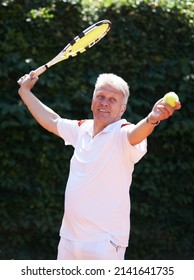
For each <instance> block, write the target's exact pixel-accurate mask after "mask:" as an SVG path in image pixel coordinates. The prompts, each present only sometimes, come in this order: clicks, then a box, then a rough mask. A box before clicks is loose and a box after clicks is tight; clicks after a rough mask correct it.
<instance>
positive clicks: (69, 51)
mask: <svg viewBox="0 0 194 280" xmlns="http://www.w3.org/2000/svg"><path fill="white" fill-rule="evenodd" d="M110 28H111V22H110V21H109V20H101V21H99V22H97V23H95V24H93V25H91V26H90V27H88V28H87V29H85V30H84V31H82V32H81V33H80V34H79V35H77V36H76V37H75V38H74V39H73V40H72V41H71V42H70V43H69V44H68V45H67V46H66V47H65V48H64V49H63V50H62V51H61V52H60V53H59V54H58V55H57V56H56V57H55V58H54V59H52V60H51V61H50V62H48V63H47V64H46V67H50V66H52V65H54V64H56V63H58V62H60V61H62V60H65V59H68V58H69V57H74V56H76V55H77V54H79V53H83V52H85V51H86V50H87V49H89V48H91V47H92V46H94V45H95V44H96V43H97V42H99V41H100V40H101V39H102V38H103V37H104V36H105V35H106V34H107V33H108V31H109V30H110Z"/></svg>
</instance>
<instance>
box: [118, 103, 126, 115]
mask: <svg viewBox="0 0 194 280" xmlns="http://www.w3.org/2000/svg"><path fill="white" fill-rule="evenodd" d="M126 108H127V106H126V105H125V104H123V105H122V107H121V112H120V116H121V117H122V115H123V114H124V113H125V111H126Z"/></svg>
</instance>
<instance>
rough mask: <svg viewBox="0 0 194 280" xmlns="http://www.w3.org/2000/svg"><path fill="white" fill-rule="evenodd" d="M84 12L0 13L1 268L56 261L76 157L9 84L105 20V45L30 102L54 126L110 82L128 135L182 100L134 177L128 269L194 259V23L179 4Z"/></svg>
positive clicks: (75, 8)
mask: <svg viewBox="0 0 194 280" xmlns="http://www.w3.org/2000/svg"><path fill="white" fill-rule="evenodd" d="M32 2H33V3H32ZM87 2H88V1H78V0H77V1H65V2H64V1H28V2H27V1H21V0H20V1H13V2H12V1H10V3H9V1H7V3H8V4H6V5H5V3H6V2H4V4H0V39H1V42H2V43H1V45H0V55H1V61H0V82H1V91H0V96H1V102H0V118H1V119H0V120H1V121H0V128H1V138H0V147H1V148H0V156H1V170H0V182H1V183H0V220H1V229H0V258H1V259H55V258H56V249H57V243H58V240H59V237H58V231H59V228H60V223H61V219H62V215H63V199H64V190H65V184H66V179H67V176H68V171H69V159H70V157H71V155H72V152H73V150H72V148H70V147H66V148H65V147H64V144H63V141H62V140H60V139H58V138H57V137H55V136H54V135H51V134H50V133H48V132H46V131H44V130H43V129H42V128H41V127H40V126H39V125H38V124H37V123H36V122H35V121H34V120H33V118H32V117H31V115H30V114H29V113H28V111H27V110H26V108H25V106H24V105H23V104H22V102H21V100H20V98H19V97H18V95H17V90H18V86H17V83H16V81H17V79H18V78H19V77H20V76H21V75H23V74H24V73H28V72H29V71H30V70H31V69H35V68H36V67H38V66H40V65H42V64H44V63H45V62H47V61H48V60H50V59H51V58H52V57H53V55H55V54H57V53H58V52H59V51H60V50H61V49H62V48H63V47H64V46H65V45H66V44H67V43H68V42H69V40H71V39H72V37H74V36H75V35H77V33H79V32H80V31H81V30H82V29H84V28H86V27H88V25H89V24H91V23H93V22H95V21H96V20H101V19H104V18H107V19H109V20H110V21H111V22H112V28H111V31H110V32H109V34H108V36H106V37H105V38H104V39H103V40H102V41H101V42H99V43H98V45H96V46H95V47H93V48H92V49H90V50H88V51H87V52H85V53H83V54H82V55H80V56H78V57H76V58H72V59H69V60H67V61H64V62H63V63H59V64H58V65H56V66H54V67H52V68H51V69H49V71H47V72H46V73H45V74H44V75H42V76H41V78H40V80H39V82H38V84H37V85H36V87H35V89H34V92H35V93H36V94H37V96H38V97H39V98H40V99H41V100H42V101H43V102H44V103H46V104H47V105H49V106H51V108H53V109H54V110H56V111H57V112H58V113H59V114H60V115H61V116H66V117H69V118H75V119H76V118H77V119H80V118H88V117H91V112H90V102H91V97H92V91H93V87H94V82H95V80H96V77H97V76H98V74H99V73H102V72H114V73H116V74H118V75H121V76H122V77H123V78H124V79H126V81H127V82H128V83H129V84H130V89H131V97H130V100H129V105H128V108H127V112H126V114H125V117H126V118H127V119H128V120H129V121H131V122H134V123H136V122H137V121H139V120H140V119H141V118H142V117H144V116H146V115H147V114H148V113H149V111H150V109H151V108H152V106H153V104H154V103H155V101H157V100H158V99H159V98H161V97H162V96H163V95H164V94H165V93H166V92H168V91H175V92H177V94H178V95H179V97H180V100H181V102H182V109H181V111H179V112H176V114H175V115H174V116H173V118H170V119H169V120H167V121H164V122H162V123H161V124H160V125H159V126H158V127H157V128H156V130H155V131H154V133H153V134H152V135H151V136H150V137H149V139H148V145H149V146H148V153H147V155H146V156H145V157H144V159H143V160H142V161H141V162H139V163H138V164H137V165H136V169H135V172H134V175H133V183H132V188H131V200H132V214H131V236H130V244H129V248H128V250H127V253H126V259H193V258H194V252H193V249H192V248H193V241H194V240H193V231H194V224H193V210H194V209H193V208H194V207H193V205H194V204H193V197H194V175H193V173H194V161H193V144H194V134H193V128H194V123H193V117H194V110H193V102H194V98H193V92H192V90H193V85H194V76H193V69H194V63H193V61H194V57H193V38H194V37H193V21H192V17H193V12H194V11H193V10H192V7H191V6H189V5H185V2H184V1H181V3H179V5H174V6H169V5H167V3H164V2H165V1H161V4H158V5H153V4H152V3H151V1H140V3H139V4H137V3H136V1H135V0H134V1H122V2H121V4H118V1H116V2H117V3H114V2H115V1H107V2H106V1H104V2H105V3H104V5H103V4H101V5H98V7H97V8H95V7H92V6H91V5H90V6H88V5H87ZM108 2H109V4H106V3H108ZM125 2H126V3H125ZM167 2H168V1H167ZM170 2H172V1H170ZM175 2H176V1H175ZM26 3H28V5H26ZM81 3H82V4H81ZM83 3H84V4H83ZM111 3H112V4H111ZM122 3H124V4H122ZM96 9H97V10H96Z"/></svg>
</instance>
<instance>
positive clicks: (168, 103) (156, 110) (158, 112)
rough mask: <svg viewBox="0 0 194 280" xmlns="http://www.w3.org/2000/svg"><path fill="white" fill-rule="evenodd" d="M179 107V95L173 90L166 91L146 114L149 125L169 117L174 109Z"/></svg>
mask: <svg viewBox="0 0 194 280" xmlns="http://www.w3.org/2000/svg"><path fill="white" fill-rule="evenodd" d="M180 108H181V103H180V101H179V97H178V95H177V94H176V93H175V92H168V93H166V94H165V95H164V97H163V98H161V99H160V100H158V101H157V102H156V103H155V105H154V107H153V108H152V111H151V112H150V114H149V115H148V118H147V122H148V123H149V124H151V125H154V126H155V125H157V124H159V122H160V121H163V120H165V119H168V118H169V117H171V116H172V115H173V114H174V112H175V111H177V110H179V109H180Z"/></svg>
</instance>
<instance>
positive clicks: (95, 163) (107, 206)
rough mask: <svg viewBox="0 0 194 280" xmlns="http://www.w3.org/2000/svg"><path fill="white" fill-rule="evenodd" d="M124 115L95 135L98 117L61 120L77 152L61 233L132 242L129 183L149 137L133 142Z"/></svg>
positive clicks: (93, 239)
mask: <svg viewBox="0 0 194 280" xmlns="http://www.w3.org/2000/svg"><path fill="white" fill-rule="evenodd" d="M126 123H127V122H126V120H124V119H122V120H119V121H117V122H115V123H112V124H110V125H108V126H107V127H106V128H105V129H104V130H103V131H101V132H100V133H99V134H97V135H96V136H95V137H94V138H92V133H93V120H87V121H85V122H83V123H82V125H81V126H79V125H78V121H72V120H67V119H60V120H59V121H58V124H57V126H58V131H59V134H60V136H61V137H62V138H63V139H64V141H65V144H66V145H69V144H70V145H72V146H73V147H74V148H75V150H74V155H73V156H72V159H71V163H70V174H69V178H68V182H67V186H66V192H65V214H64V217H63V221H62V225H61V230H60V235H61V236H62V237H64V238H66V239H69V240H73V241H82V242H97V241H104V240H109V241H110V240H112V241H113V242H114V243H116V244H119V245H120V246H122V247H127V246H128V239H129V232H130V220H129V215H130V198H129V188H130V185H131V181H132V173H133V170H134V164H135V163H137V162H138V161H139V160H140V159H141V158H142V157H143V155H144V154H145V153H146V148H147V141H146V140H144V141H142V143H140V144H138V145H136V146H132V145H130V143H129V142H128V139H127V131H128V130H129V129H132V128H133V125H126V126H122V125H123V124H126Z"/></svg>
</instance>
